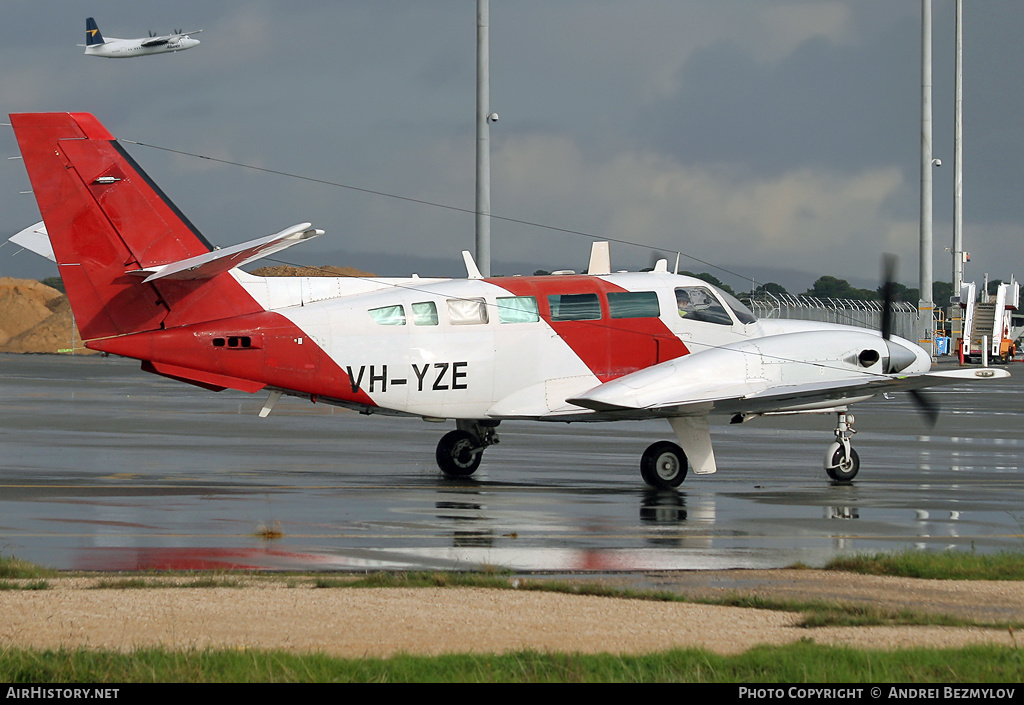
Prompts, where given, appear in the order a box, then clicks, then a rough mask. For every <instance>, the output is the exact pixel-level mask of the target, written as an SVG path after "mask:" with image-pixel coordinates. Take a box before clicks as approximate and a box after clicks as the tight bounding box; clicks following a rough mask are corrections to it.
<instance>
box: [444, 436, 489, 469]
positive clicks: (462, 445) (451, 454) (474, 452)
mask: <svg viewBox="0 0 1024 705" xmlns="http://www.w3.org/2000/svg"><path fill="white" fill-rule="evenodd" d="M483 456H484V452H483V448H482V447H481V445H480V442H479V441H478V440H477V439H476V436H474V435H473V434H471V433H468V432H466V431H449V432H448V433H446V434H444V435H443V436H441V440H440V441H438V443H437V452H436V453H435V458H436V459H437V466H438V467H439V468H441V472H443V473H444V474H445V475H447V476H448V477H469V476H470V475H472V474H473V473H474V472H476V469H477V468H478V467H480V461H481V460H482V459H483Z"/></svg>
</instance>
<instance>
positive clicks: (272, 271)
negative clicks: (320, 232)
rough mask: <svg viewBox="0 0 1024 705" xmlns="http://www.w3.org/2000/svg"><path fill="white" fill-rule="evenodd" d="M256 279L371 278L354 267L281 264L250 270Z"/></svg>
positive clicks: (367, 273)
mask: <svg viewBox="0 0 1024 705" xmlns="http://www.w3.org/2000/svg"><path fill="white" fill-rule="evenodd" d="M251 274H254V275H256V276H257V277H372V276H374V275H373V274H371V273H370V272H362V271H360V270H358V269H355V268H354V267H293V266H291V265H288V264H282V265H279V266H277V267H260V268H259V269H254V270H252V272H251Z"/></svg>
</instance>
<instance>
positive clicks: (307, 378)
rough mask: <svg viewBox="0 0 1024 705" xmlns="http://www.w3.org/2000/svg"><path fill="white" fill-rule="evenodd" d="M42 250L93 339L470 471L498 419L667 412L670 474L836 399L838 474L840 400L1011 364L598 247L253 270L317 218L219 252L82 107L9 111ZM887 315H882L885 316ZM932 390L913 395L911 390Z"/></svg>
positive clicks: (155, 368) (844, 431)
mask: <svg viewBox="0 0 1024 705" xmlns="http://www.w3.org/2000/svg"><path fill="white" fill-rule="evenodd" d="M11 123H12V125H13V127H14V131H15V134H16V136H17V139H18V143H19V146H20V148H21V152H22V155H23V156H24V161H25V166H26V168H27V170H28V175H29V178H30V180H31V182H32V188H33V192H34V193H35V197H36V200H37V201H38V203H39V209H40V212H41V213H42V217H43V221H44V222H45V224H46V231H47V232H48V235H49V239H50V242H51V244H52V249H53V254H54V256H55V258H56V261H57V263H58V266H59V269H60V274H61V277H62V278H63V280H64V285H65V287H66V289H67V294H68V297H69V299H70V301H71V306H72V309H73V311H74V315H75V320H76V322H77V324H78V326H79V330H80V332H81V335H82V339H83V340H84V341H85V344H86V346H87V347H89V348H91V349H93V350H100V351H104V352H107V353H113V354H117V355H123V356H126V357H131V358H136V359H139V360H141V361H142V369H143V370H146V371H148V372H153V373H156V374H159V375H163V376H165V377H170V378H172V379H176V380H180V381H183V382H189V383H192V384H195V385H198V386H200V387H204V388H206V389H210V390H218V391H219V390H223V389H226V388H230V389H237V390H242V391H245V392H251V393H255V392H259V391H261V390H262V391H267V392H269V393H270V396H269V398H268V400H267V403H266V404H265V405H264V407H263V410H262V411H261V413H260V415H261V416H266V415H267V414H268V413H269V412H270V410H271V408H272V406H273V404H274V403H275V402H276V401H277V400H278V399H279V398H280V397H281V395H283V394H288V395H292V396H296V397H301V398H306V399H309V400H311V401H314V402H324V403H328V404H335V405H338V406H343V407H349V408H352V409H357V410H359V411H361V412H363V413H367V414H372V413H383V414H393V415H401V416H411V417H420V418H422V419H425V420H428V421H444V420H448V421H454V422H455V427H456V428H455V430H453V431H451V432H449V433H447V434H446V435H445V436H444V437H443V438H441V440H440V442H439V443H438V446H437V451H436V459H437V463H438V465H439V466H440V468H441V470H442V471H443V472H444V473H445V474H447V475H450V476H468V475H471V474H472V473H473V472H474V471H475V470H476V469H477V467H478V466H479V464H480V461H481V456H482V452H483V450H484V449H485V448H487V447H488V446H490V445H492V444H494V443H497V442H498V436H497V427H498V425H499V423H500V422H501V421H503V420H505V419H532V420H537V421H562V422H570V421H610V420H619V419H648V418H652V417H656V418H664V419H666V420H667V421H668V422H669V424H670V425H671V427H672V430H673V431H674V432H675V436H676V439H677V440H678V445H677V444H676V443H673V442H670V441H661V442H657V443H654V444H653V445H651V446H650V447H649V448H648V449H647V450H646V451H645V452H644V454H643V457H642V459H641V462H640V468H641V474H642V476H643V479H644V480H645V481H646V482H647V483H648V484H650V485H652V486H654V487H660V488H670V487H677V486H678V485H679V484H680V483H681V482H682V481H683V479H684V478H685V477H686V473H687V467H688V466H690V467H692V468H693V471H694V472H695V473H697V474H707V473H713V472H715V470H716V464H715V457H714V452H713V450H712V444H711V436H710V433H709V431H708V416H709V415H710V414H724V415H727V416H729V417H731V418H732V420H733V422H740V421H744V420H747V419H750V418H753V417H757V416H760V415H766V414H784V413H804V412H819V413H820V412H830V413H836V414H837V419H838V422H837V425H836V429H835V441H834V442H832V444H831V445H830V446H829V447H828V450H827V452H826V457H825V469H826V471H827V472H828V474H829V475H830V476H831V477H832V478H833V479H834V480H836V481H840V482H843V481H849V480H851V479H853V477H854V476H855V475H856V474H857V472H858V469H859V466H860V461H859V459H858V456H857V453H856V451H854V450H853V449H852V448H851V447H850V437H851V435H852V434H853V432H854V431H853V429H852V421H853V418H852V416H848V415H847V413H846V411H847V407H848V406H849V405H850V404H852V403H854V402H857V401H862V400H865V399H869V398H871V397H872V396H874V395H876V394H878V393H880V392H887V391H910V392H911V393H912V394H914V395H915V397H916V398H918V399H920V397H919V394H920V393H919V392H918V391H917V390H919V389H920V388H922V387H927V386H931V385H936V384H942V383H950V382H958V381H964V380H976V379H978V380H980V379H994V378H999V377H1006V376H1008V374H1007V373H1006V371H1005V370H994V369H988V368H983V369H958V370H952V371H944V372H931V371H929V370H930V366H931V363H930V358H929V355H928V354H927V353H926V352H925V351H924V350H923V349H921V348H920V347H918V346H917V345H915V344H913V343H911V342H910V341H907V340H904V339H901V338H897V337H895V336H892V335H889V334H888V331H887V330H885V329H887V328H889V324H888V323H886V322H883V331H882V332H875V331H870V330H866V329H863V328H854V327H848V326H840V325H830V324H825V323H817V322H810V321H791V320H775V319H772V320H757V319H756V318H755V316H754V315H753V314H752V313H751V312H750V311H749V310H748V309H747V308H746V307H745V306H744V305H743V304H742V303H740V302H739V301H737V300H736V299H735V298H733V297H732V296H729V295H728V294H726V293H724V292H722V291H720V290H718V289H716V288H714V287H712V286H710V285H708V284H707V283H705V282H703V281H701V280H699V279H695V278H692V277H687V276H680V275H676V274H673V273H670V272H669V271H668V270H667V266H666V263H665V261H664V260H662V261H661V262H659V264H658V266H656V267H655V268H654V271H650V272H626V273H615V274H613V273H611V267H610V261H609V257H608V250H607V244H606V243H597V244H596V245H595V247H594V251H593V253H592V255H591V261H590V267H589V268H588V272H589V273H588V274H586V275H555V276H533V277H494V278H483V277H481V276H480V274H479V271H478V270H477V267H476V265H475V264H474V263H473V260H472V257H470V256H469V254H468V253H463V255H464V258H465V260H466V263H467V268H468V270H469V277H468V278H467V279H427V278H417V277H412V278H408V279H360V278H320V277H312V278H272V277H267V278H264V277H257V276H253V275H250V274H247V273H245V272H243V271H242V270H240V269H238V267H239V265H241V264H244V263H246V262H248V261H251V260H252V259H256V258H258V257H260V256H264V255H266V254H269V253H270V252H272V251H279V250H281V249H283V248H284V247H288V246H291V245H294V244H296V243H298V242H302V241H304V240H306V239H309V238H312V237H315V236H317V235H320V234H321V233H322V231H320V230H316V229H313V228H311V227H310V225H309V224H308V223H302V224H299V225H296V226H293V227H291V228H288V229H286V230H283V231H281V232H279V233H277V234H276V235H271V236H267V237H264V238H261V239H257V240H253V241H251V242H247V243H244V244H241V245H236V246H233V247H227V248H225V249H215V248H214V247H212V246H211V245H210V243H209V242H207V241H206V239H205V238H204V237H203V236H202V235H201V234H200V233H199V232H198V231H197V230H196V229H195V227H193V225H192V224H191V223H190V222H189V221H188V220H187V219H186V218H185V217H184V216H183V215H182V214H181V213H180V212H179V211H178V210H177V209H176V208H175V207H174V205H173V204H171V202H170V201H169V200H168V199H167V197H166V196H165V195H164V194H163V192H161V191H160V190H159V189H158V188H157V187H156V186H155V185H154V184H153V182H152V181H150V179H149V178H148V177H147V176H146V174H145V173H144V172H143V171H142V169H141V168H140V167H139V166H138V165H137V164H136V162H135V161H134V160H133V159H132V158H131V157H130V156H129V155H128V154H127V153H126V152H125V151H124V149H123V148H122V146H121V145H120V144H119V142H118V141H117V140H116V139H115V138H114V137H113V136H112V135H111V134H110V133H109V132H108V131H107V130H106V129H105V128H104V127H103V126H102V125H101V124H100V123H99V121H97V120H96V118H94V117H93V116H92V115H89V114H84V113H36V114H14V115H11ZM885 318H887V317H885ZM926 406H927V405H926Z"/></svg>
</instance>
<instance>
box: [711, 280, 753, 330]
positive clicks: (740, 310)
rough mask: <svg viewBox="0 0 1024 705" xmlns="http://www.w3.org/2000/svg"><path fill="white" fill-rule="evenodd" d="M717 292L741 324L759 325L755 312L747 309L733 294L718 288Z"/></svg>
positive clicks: (716, 288)
mask: <svg viewBox="0 0 1024 705" xmlns="http://www.w3.org/2000/svg"><path fill="white" fill-rule="evenodd" d="M715 291H717V292H718V295H719V296H721V297H722V298H723V299H725V303H727V304H728V305H729V308H731V309H732V312H733V313H735V314H736V318H738V319H739V320H740V323H743V324H747V323H757V316H755V315H754V312H753V311H751V310H750V309H749V308H747V307H746V305H745V304H744V303H743V302H742V301H740V300H739V299H737V298H736V297H735V296H733V295H732V294H728V293H726V292H724V291H722V290H721V289H719V288H718V287H717V286H716V287H715Z"/></svg>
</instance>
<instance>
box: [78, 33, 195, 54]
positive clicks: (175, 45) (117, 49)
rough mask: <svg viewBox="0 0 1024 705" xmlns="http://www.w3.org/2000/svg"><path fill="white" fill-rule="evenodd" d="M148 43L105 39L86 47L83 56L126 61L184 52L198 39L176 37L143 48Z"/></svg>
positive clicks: (135, 40)
mask: <svg viewBox="0 0 1024 705" xmlns="http://www.w3.org/2000/svg"><path fill="white" fill-rule="evenodd" d="M148 41H151V39H113V38H107V39H106V41H104V43H103V44H95V45H93V46H89V47H86V48H85V54H86V56H102V57H105V58H107V59H127V58H130V57H133V56H147V55H150V54H169V53H173V52H176V51H185V50H186V49H191V48H192V47H194V46H198V45H199V40H198V39H192V38H191V37H188V36H182V37H177V38H175V39H171V40H169V41H167V42H166V43H164V44H159V45H157V46H144V44H145V43H146V42H148Z"/></svg>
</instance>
